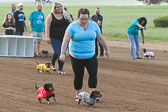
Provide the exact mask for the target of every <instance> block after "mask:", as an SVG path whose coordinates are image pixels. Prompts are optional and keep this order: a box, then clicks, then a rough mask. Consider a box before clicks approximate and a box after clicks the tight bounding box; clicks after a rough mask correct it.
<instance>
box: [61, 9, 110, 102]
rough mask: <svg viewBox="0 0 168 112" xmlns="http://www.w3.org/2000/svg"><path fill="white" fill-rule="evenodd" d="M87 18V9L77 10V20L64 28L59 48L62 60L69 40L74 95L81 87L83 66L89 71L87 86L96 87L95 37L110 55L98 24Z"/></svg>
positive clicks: (92, 88) (93, 88)
mask: <svg viewBox="0 0 168 112" xmlns="http://www.w3.org/2000/svg"><path fill="white" fill-rule="evenodd" d="M89 19H90V17H89V10H88V9H84V8H81V9H80V10H79V11H78V21H75V22H73V23H71V24H70V25H69V26H68V28H67V29H66V32H65V35H64V40H63V44H62V48H61V55H60V60H61V61H63V62H64V61H65V52H66V49H67V45H68V42H69V41H70V42H69V54H70V57H71V63H72V68H73V72H74V75H75V77H74V88H75V90H76V95H77V94H78V93H79V92H80V90H81V89H82V84H83V75H84V68H85V67H86V69H87V71H88V73H89V81H88V85H89V88H90V89H91V91H92V90H95V89H96V87H97V69H98V62H97V58H96V56H95V39H96V37H97V38H98V40H99V41H100V43H101V44H102V45H103V47H104V48H105V50H106V55H107V57H109V55H110V50H109V48H108V46H107V44H106V41H105V39H104V38H103V36H102V34H101V31H100V28H99V26H98V25H97V24H96V23H95V22H93V21H90V20H89ZM76 99H77V97H76ZM77 100H78V99H77Z"/></svg>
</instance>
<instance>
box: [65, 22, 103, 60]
mask: <svg viewBox="0 0 168 112" xmlns="http://www.w3.org/2000/svg"><path fill="white" fill-rule="evenodd" d="M66 32H67V33H69V34H71V35H72V38H71V39H70V42H69V53H70V54H71V55H72V56H74V57H76V58H84V59H87V58H92V57H93V56H94V55H95V38H96V36H97V34H99V33H100V28H99V26H98V25H97V24H96V23H95V22H93V21H90V20H89V21H88V27H87V29H86V30H84V29H83V28H82V27H81V26H80V25H79V23H78V21H75V22H73V23H71V24H70V25H69V26H68V28H67V29H66Z"/></svg>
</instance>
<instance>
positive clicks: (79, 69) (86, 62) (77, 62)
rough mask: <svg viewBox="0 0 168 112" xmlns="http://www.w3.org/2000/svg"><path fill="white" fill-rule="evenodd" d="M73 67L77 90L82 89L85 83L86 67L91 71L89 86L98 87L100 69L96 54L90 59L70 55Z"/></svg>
mask: <svg viewBox="0 0 168 112" xmlns="http://www.w3.org/2000/svg"><path fill="white" fill-rule="evenodd" d="M70 58H71V63H72V69H73V72H74V75H75V77H74V88H75V90H80V89H82V85H83V76H84V69H85V67H86V69H87V71H88V73H89V79H88V86H89V88H96V87H97V70H98V61H97V58H96V56H93V57H92V58H90V59H76V58H73V57H72V56H70Z"/></svg>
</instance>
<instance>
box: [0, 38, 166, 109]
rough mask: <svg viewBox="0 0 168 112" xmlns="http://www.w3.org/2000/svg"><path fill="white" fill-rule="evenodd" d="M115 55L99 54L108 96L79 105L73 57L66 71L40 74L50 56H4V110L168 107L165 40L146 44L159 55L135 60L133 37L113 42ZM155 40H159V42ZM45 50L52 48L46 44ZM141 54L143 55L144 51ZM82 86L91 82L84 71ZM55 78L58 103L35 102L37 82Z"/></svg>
mask: <svg viewBox="0 0 168 112" xmlns="http://www.w3.org/2000/svg"><path fill="white" fill-rule="evenodd" d="M108 43H109V45H110V47H111V57H110V58H109V59H107V58H99V73H98V79H99V82H98V89H99V90H100V91H101V92H102V94H103V97H102V100H101V102H100V103H97V104H96V105H95V106H94V108H89V107H88V106H86V105H80V106H76V102H75V101H74V96H75V92H74V89H73V73H72V69H71V64H70V61H69V58H68V57H67V61H66V64H65V68H64V71H66V72H67V75H66V76H61V75H58V74H57V73H55V72H52V73H51V74H50V75H46V74H37V70H36V68H35V66H36V62H35V59H37V60H38V61H39V62H40V63H45V62H49V61H50V59H49V58H2V57H1V58H0V71H1V72H0V112H168V52H163V51H166V44H161V43H157V47H154V44H153V43H147V44H146V45H145V47H146V48H148V49H152V50H155V53H156V59H155V60H131V59H130V57H129V48H128V47H129V44H128V42H118V41H109V42H108ZM155 45H156V44H155ZM42 49H47V50H50V51H51V48H50V45H47V44H45V43H43V45H42ZM141 55H142V54H141ZM85 73H86V74H85V81H84V87H83V91H89V90H88V87H87V78H88V75H87V72H85ZM46 82H53V83H54V86H55V89H56V99H57V102H55V103H52V104H51V105H47V104H46V103H43V104H40V103H38V102H37V101H36V98H35V97H36V91H35V89H34V84H35V83H37V84H38V85H43V84H44V83H46Z"/></svg>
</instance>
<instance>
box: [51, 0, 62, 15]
mask: <svg viewBox="0 0 168 112" xmlns="http://www.w3.org/2000/svg"><path fill="white" fill-rule="evenodd" d="M57 5H61V4H60V3H58V2H54V3H53V6H52V9H51V13H57V12H56V10H55V9H56V6H57ZM61 6H62V5H61ZM62 13H63V9H62Z"/></svg>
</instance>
